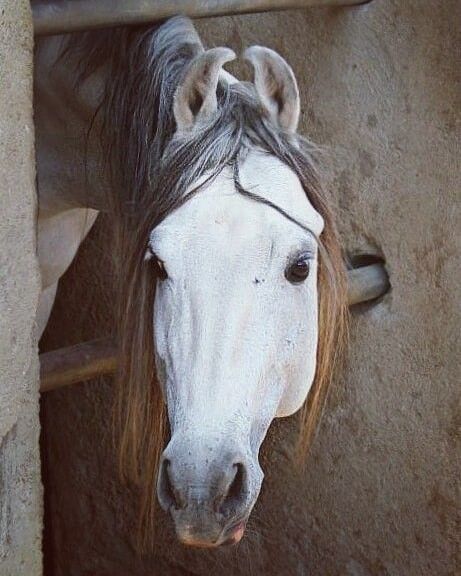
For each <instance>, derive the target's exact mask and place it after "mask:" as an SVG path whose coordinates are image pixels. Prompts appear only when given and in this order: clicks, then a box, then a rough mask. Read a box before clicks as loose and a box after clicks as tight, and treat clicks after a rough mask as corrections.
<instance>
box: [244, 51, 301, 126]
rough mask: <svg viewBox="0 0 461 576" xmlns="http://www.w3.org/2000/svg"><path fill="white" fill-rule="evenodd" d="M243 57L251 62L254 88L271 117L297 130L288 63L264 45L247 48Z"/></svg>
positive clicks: (294, 92) (296, 102) (295, 94)
mask: <svg viewBox="0 0 461 576" xmlns="http://www.w3.org/2000/svg"><path fill="white" fill-rule="evenodd" d="M243 57H244V58H245V60H247V61H248V62H250V63H251V64H252V65H253V69H254V79H253V82H254V85H255V88H256V92H257V93H258V96H259V98H260V99H261V102H262V103H263V105H264V107H265V108H266V109H267V111H268V112H269V114H270V116H271V119H272V121H273V122H275V124H276V125H277V126H279V127H280V128H282V130H285V131H287V132H296V129H297V127H298V121H299V113H300V102H299V90H298V84H297V82H296V78H295V75H294V73H293V70H292V69H291V67H290V66H289V65H288V64H287V62H286V61H285V60H284V59H283V58H282V57H281V56H280V55H279V54H277V52H274V50H271V49H270V48H264V47H263V46H251V47H250V48H247V49H246V50H245V52H244V53H243Z"/></svg>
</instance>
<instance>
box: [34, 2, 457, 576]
mask: <svg viewBox="0 0 461 576" xmlns="http://www.w3.org/2000/svg"><path fill="white" fill-rule="evenodd" d="M456 14H457V15H458V16H457V17H456ZM457 19H459V5H458V3H457V2H456V0H447V1H442V0H438V1H437V0H427V1H425V2H421V1H419V2H418V1H416V0H407V1H406V2H401V1H399V0H374V1H373V2H372V3H371V4H369V5H367V6H363V7H359V8H348V9H334V10H325V9H310V10H305V11H292V12H285V13H272V14H265V15H253V16H245V17H238V18H237V17H236V18H222V19H216V20H212V21H202V22H200V23H199V24H198V27H199V29H200V31H201V32H202V33H203V35H204V38H205V39H206V41H207V42H208V44H209V45H219V44H221V45H229V46H232V47H233V48H234V49H236V50H237V51H239V52H240V51H241V50H242V49H243V48H245V47H246V46H248V45H251V44H253V43H258V44H263V45H268V46H271V47H273V48H275V49H276V50H278V51H280V52H281V53H282V54H283V55H284V56H285V57H286V58H287V59H288V60H289V61H290V62H291V64H292V65H293V67H294V69H295V72H296V75H297V77H298V79H299V82H300V88H301V94H302V102H303V107H302V131H303V132H304V133H306V134H309V135H310V136H311V137H312V138H313V139H314V140H315V141H316V142H318V143H320V144H322V145H324V146H325V147H326V148H327V150H328V152H329V155H328V176H327V179H328V183H329V189H330V190H331V191H332V194H333V196H334V197H335V199H336V201H337V203H338V205H339V226H340V229H341V233H342V237H343V242H344V245H345V247H346V248H347V250H348V251H350V252H352V253H353V252H356V251H361V250H365V251H372V252H373V251H377V252H379V253H382V254H383V255H384V257H385V259H386V262H387V267H388V270H389V273H390V279H391V283H392V291H391V293H390V294H388V295H387V296H386V297H385V298H384V299H383V300H382V301H381V302H379V303H378V304H376V305H374V306H362V307H361V308H358V309H356V310H355V311H354V312H353V320H352V338H351V347H350V355H349V360H348V365H347V367H346V369H345V371H344V374H343V375H342V377H341V378H340V379H339V381H338V382H337V384H336V388H335V391H334V393H333V394H332V397H331V400H330V404H329V407H328V410H327V412H326V415H325V418H324V421H323V425H322V427H321V430H320V434H319V438H318V441H317V443H316V445H315V448H314V451H313V454H312V457H311V459H310V461H309V466H308V470H307V471H306V472H305V473H303V474H301V473H299V472H297V471H296V470H294V469H293V467H292V465H291V463H290V460H289V456H288V455H289V451H290V449H291V447H292V446H293V444H294V441H295V432H296V420H295V419H289V420H285V421H281V422H279V423H277V424H276V425H275V426H274V427H273V429H272V431H271V433H270V435H269V438H268V440H267V442H266V445H265V450H264V452H265V454H264V458H263V462H264V468H265V470H266V481H265V484H264V488H263V493H262V495H261V498H260V500H259V502H258V505H257V508H256V510H255V514H254V519H253V521H252V525H251V533H250V534H249V536H248V538H247V539H246V540H245V541H244V542H243V543H242V544H241V545H240V546H239V547H238V548H236V549H228V550H224V551H218V552H197V551H191V550H185V549H182V548H180V547H179V546H178V545H177V544H176V543H175V541H174V537H173V535H172V533H171V531H170V528H169V526H167V523H166V522H165V519H164V517H162V525H164V527H163V528H161V530H160V533H159V535H158V539H157V545H156V549H155V553H154V555H153V556H152V557H150V558H145V559H142V560H137V559H136V557H135V554H134V552H133V549H132V547H131V535H132V532H133V511H132V506H133V501H132V499H131V497H130V494H129V493H128V491H127V490H126V489H124V488H122V487H121V486H120V485H119V484H118V482H117V480H116V472H115V466H114V462H113V457H112V455H111V454H112V452H111V445H110V434H109V422H110V402H111V398H112V387H111V383H110V381H109V380H106V381H105V380H100V381H98V382H92V383H88V384H85V385H79V386H76V387H74V388H73V389H69V390H63V391H60V392H55V393H52V394H50V395H49V396H48V397H47V399H46V403H45V404H46V406H45V416H44V425H45V431H46V455H47V484H46V485H47V490H48V500H47V503H48V509H49V516H48V517H49V519H50V520H49V524H48V525H47V535H48V536H47V548H46V550H47V551H48V552H49V565H50V566H51V565H54V567H55V569H56V572H55V573H56V574H58V575H59V576H61V575H62V576H64V575H66V576H67V575H69V574H75V575H83V574H98V576H102V575H111V576H114V575H124V576H125V575H144V574H145V575H147V574H149V575H151V574H165V575H166V574H168V575H186V574H197V575H202V576H205V575H210V574H213V575H214V574H222V575H237V574H238V575H246V574H253V575H261V576H262V575H269V574H274V575H275V574H277V575H278V576H295V575H299V576H301V575H310V576H378V575H379V576H381V575H383V576H384V575H392V576H449V575H452V576H454V575H455V574H459V573H460V570H461V558H460V556H459V550H460V534H459V526H460V517H459V513H457V510H456V508H457V507H458V509H459V505H460V501H459V490H458V488H457V483H458V480H459V472H460V456H459V454H460V443H459V436H460V423H461V415H460V412H459V407H460V402H459V401H460V397H459V360H458V359H459V357H460V356H461V354H460V349H459V344H458V339H457V334H456V333H457V331H458V330H459V320H460V318H459V301H460V290H459V276H458V277H457V274H459V268H460V266H459V265H460V262H459V247H460V246H459V234H458V235H456V234H455V227H456V225H457V226H458V230H459V223H460V222H459V202H458V203H457V202H456V199H457V192H458V186H459V164H458V162H459V160H458V159H459V146H458V145H457V141H456V128H457V114H459V104H460V102H459V95H460V92H459V84H458V85H457V84H456V81H457V74H458V72H457V71H458V68H459V62H460V42H459V40H460V38H459V34H458V32H457V30H459V27H458V26H457V22H456V20H457ZM458 24H459V22H458ZM237 72H239V73H240V72H241V70H237ZM458 79H459V77H458ZM458 128H459V126H458ZM457 135H458V138H459V130H458V134H457ZM109 224H110V223H109V222H108V221H107V220H104V219H101V220H100V222H99V224H98V225H97V227H96V229H95V230H94V231H93V233H92V234H91V236H90V238H89V240H88V241H87V242H86V244H85V246H84V248H83V251H82V254H81V256H80V257H79V259H78V261H77V262H76V264H75V266H74V267H73V268H72V270H71V271H70V272H69V274H68V275H67V277H66V278H65V280H64V282H63V283H62V286H61V289H60V294H59V297H58V304H57V307H56V310H55V312H54V314H53V318H52V325H51V326H50V329H49V331H48V334H47V337H46V340H45V344H46V346H48V347H57V346H62V345H63V344H64V343H72V342H76V341H78V340H81V339H89V338H94V337H96V336H99V335H101V336H102V335H106V334H107V333H108V332H110V329H111V318H110V310H111V306H112V296H111V283H112V281H111V278H110V266H109V259H110V255H109V254H108V251H109V244H108V240H107V238H108V229H109ZM76 541H78V545H76Z"/></svg>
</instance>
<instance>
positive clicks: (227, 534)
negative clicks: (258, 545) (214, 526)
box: [180, 519, 247, 548]
mask: <svg viewBox="0 0 461 576" xmlns="http://www.w3.org/2000/svg"><path fill="white" fill-rule="evenodd" d="M246 523H247V521H246V519H245V520H239V521H238V522H234V523H233V524H231V526H229V527H228V528H226V529H225V530H224V532H223V533H222V534H221V536H220V537H219V538H218V539H217V540H216V541H215V542H213V541H206V540H200V539H196V538H194V537H190V536H189V537H186V538H180V540H181V543H182V544H184V545H185V546H190V547H192V548H219V547H220V546H233V545H235V544H238V542H240V540H241V539H242V538H243V535H244V533H245V528H246Z"/></svg>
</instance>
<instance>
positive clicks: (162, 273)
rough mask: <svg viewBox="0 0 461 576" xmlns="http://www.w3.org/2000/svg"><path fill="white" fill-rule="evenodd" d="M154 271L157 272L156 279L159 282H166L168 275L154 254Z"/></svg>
mask: <svg viewBox="0 0 461 576" xmlns="http://www.w3.org/2000/svg"><path fill="white" fill-rule="evenodd" d="M154 262H155V269H156V271H157V278H158V279H159V280H166V279H167V278H168V273H167V271H166V268H165V264H164V263H163V261H162V260H160V259H159V258H157V256H155V254H154Z"/></svg>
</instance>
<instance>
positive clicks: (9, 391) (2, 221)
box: [0, 0, 42, 576]
mask: <svg viewBox="0 0 461 576" xmlns="http://www.w3.org/2000/svg"><path fill="white" fill-rule="evenodd" d="M32 39H33V30H32V16H31V12H30V6H29V2H28V1H27V0H0V574H2V575H5V576H6V575H8V576H23V575H25V574H27V575H28V576H39V575H40V574H41V564H42V562H41V546H40V544H41V532H42V488H41V482H40V458H39V443H38V440H39V419H38V385H39V377H38V351H37V338H36V334H35V314H36V309H37V302H38V298H39V293H40V278H39V269H38V264H37V257H36V245H35V236H36V230H35V221H36V210H37V200H36V193H35V167H34V137H33V134H34V131H33V120H32V48H33V45H32V42H33V40H32Z"/></svg>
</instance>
